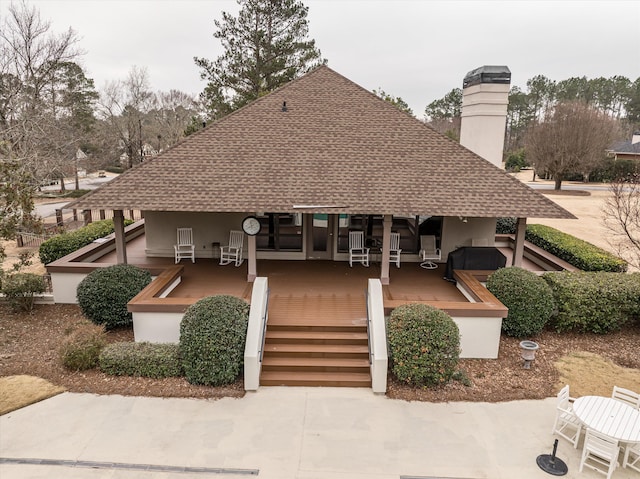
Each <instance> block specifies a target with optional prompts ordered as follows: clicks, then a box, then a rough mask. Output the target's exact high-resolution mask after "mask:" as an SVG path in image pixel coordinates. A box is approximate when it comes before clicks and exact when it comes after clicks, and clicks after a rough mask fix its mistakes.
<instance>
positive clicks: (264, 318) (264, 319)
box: [260, 288, 271, 364]
mask: <svg viewBox="0 0 640 479" xmlns="http://www.w3.org/2000/svg"><path fill="white" fill-rule="evenodd" d="M270 294H271V288H267V298H266V301H265V302H264V311H263V312H262V341H261V342H260V364H262V357H263V356H264V342H265V341H266V339H267V322H268V321H269V296H270Z"/></svg>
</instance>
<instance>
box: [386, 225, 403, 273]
mask: <svg viewBox="0 0 640 479" xmlns="http://www.w3.org/2000/svg"><path fill="white" fill-rule="evenodd" d="M401 251H402V250H401V249H400V233H391V245H390V247H389V263H395V264H396V267H397V268H399V267H400V252H401Z"/></svg>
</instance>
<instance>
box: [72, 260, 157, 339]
mask: <svg viewBox="0 0 640 479" xmlns="http://www.w3.org/2000/svg"><path fill="white" fill-rule="evenodd" d="M150 282H151V274H150V273H149V272H148V271H146V270H144V269H141V268H138V267H137V266H133V265H130V264H116V265H113V266H107V267H106V268H99V269H96V270H94V271H92V272H91V273H89V274H88V275H87V276H86V277H85V278H84V279H83V280H82V281H81V282H80V284H79V285H78V290H77V295H78V304H79V305H80V309H82V312H83V313H84V315H85V316H86V317H87V318H89V319H90V320H91V321H92V322H93V323H95V324H102V325H104V326H105V327H106V328H107V329H114V328H117V327H120V326H129V325H131V324H132V316H131V313H130V312H129V311H127V303H128V302H129V301H131V300H132V299H133V297H134V296H135V295H136V294H138V293H139V292H140V291H142V290H143V289H144V288H145V287H146V286H147V285H148V284H149V283H150Z"/></svg>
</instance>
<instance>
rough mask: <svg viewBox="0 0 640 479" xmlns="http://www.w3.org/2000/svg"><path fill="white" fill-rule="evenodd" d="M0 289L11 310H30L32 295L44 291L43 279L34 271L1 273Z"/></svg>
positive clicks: (31, 307)
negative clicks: (0, 282)
mask: <svg viewBox="0 0 640 479" xmlns="http://www.w3.org/2000/svg"><path fill="white" fill-rule="evenodd" d="M2 276H3V277H2V278H0V279H2V286H1V288H0V290H1V291H2V293H3V294H4V295H5V298H6V300H7V302H8V303H9V306H11V309H12V310H13V311H31V310H32V309H33V302H34V295H35V294H38V293H44V289H45V288H44V279H43V277H42V276H41V275H39V274H35V273H11V274H8V275H6V276H4V275H2Z"/></svg>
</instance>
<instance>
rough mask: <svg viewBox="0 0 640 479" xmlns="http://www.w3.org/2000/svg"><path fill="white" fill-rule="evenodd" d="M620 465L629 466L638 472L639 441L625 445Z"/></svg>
mask: <svg viewBox="0 0 640 479" xmlns="http://www.w3.org/2000/svg"><path fill="white" fill-rule="evenodd" d="M622 467H629V468H631V469H635V470H636V471H638V472H640V443H635V444H628V445H627V446H626V450H625V451H624V459H623V460H622Z"/></svg>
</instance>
